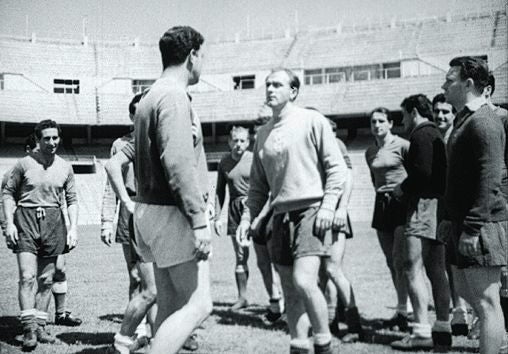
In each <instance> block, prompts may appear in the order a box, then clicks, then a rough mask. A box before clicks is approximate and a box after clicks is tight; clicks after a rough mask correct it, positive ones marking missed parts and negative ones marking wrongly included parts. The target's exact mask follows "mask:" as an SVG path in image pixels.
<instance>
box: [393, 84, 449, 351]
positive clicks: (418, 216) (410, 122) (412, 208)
mask: <svg viewBox="0 0 508 354" xmlns="http://www.w3.org/2000/svg"><path fill="white" fill-rule="evenodd" d="M401 108H402V114H403V117H404V118H403V123H404V129H405V130H406V131H407V132H408V133H409V136H410V138H409V143H410V145H409V151H408V154H407V160H406V170H407V177H406V179H405V180H404V181H403V182H402V183H401V184H399V185H398V186H397V187H395V189H394V191H393V194H394V196H395V197H396V198H398V199H402V198H404V199H406V200H407V219H406V226H405V231H404V233H405V236H406V247H405V256H406V259H405V261H404V269H405V272H406V276H407V281H408V290H409V298H410V299H411V304H412V305H413V311H414V317H415V322H414V324H413V334H411V335H408V336H407V337H405V338H403V339H401V340H398V341H395V342H393V343H392V344H391V345H392V348H394V349H399V350H418V349H432V348H434V350H438V351H440V350H443V351H447V350H449V349H450V348H451V345H452V333H451V326H450V322H449V311H450V287H449V284H448V279H447V278H446V264H445V246H444V243H443V242H442V241H441V240H438V239H436V231H437V230H436V228H437V204H438V198H439V197H440V196H442V195H443V193H444V189H445V178H446V151H445V145H444V142H443V138H442V136H441V133H440V132H439V130H438V129H437V127H436V125H435V124H434V123H433V122H432V121H433V116H432V104H431V102H430V101H429V99H428V98H427V97H426V96H424V95H422V94H419V95H413V96H409V97H407V98H406V99H404V100H403V101H402V104H401ZM424 269H425V270H426V273H427V275H428V277H429V279H430V283H431V287H432V296H433V298H434V304H435V306H436V322H434V325H433V326H432V330H431V326H430V324H429V319H428V304H429V299H428V291H427V286H426V283H425V274H424Z"/></svg>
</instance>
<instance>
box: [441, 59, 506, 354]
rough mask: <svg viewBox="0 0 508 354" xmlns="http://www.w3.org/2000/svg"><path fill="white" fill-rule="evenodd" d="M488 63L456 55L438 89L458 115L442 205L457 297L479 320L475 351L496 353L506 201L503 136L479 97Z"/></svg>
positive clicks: (501, 331)
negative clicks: (449, 233)
mask: <svg viewBox="0 0 508 354" xmlns="http://www.w3.org/2000/svg"><path fill="white" fill-rule="evenodd" d="M488 77H489V70H488V66H487V64H486V63H485V62H484V61H483V60H481V59H477V58H472V57H458V58H454V59H452V61H450V69H449V70H448V73H447V74H446V80H445V83H444V84H443V86H442V88H443V90H444V94H445V97H446V100H447V101H448V102H450V103H451V104H452V105H453V106H454V107H455V109H456V110H457V111H458V114H457V117H456V118H455V123H454V128H453V131H452V134H451V136H450V140H449V141H448V146H447V149H448V173H447V184H446V186H447V187H446V195H445V201H446V206H447V211H448V213H449V215H450V219H451V221H452V237H451V240H450V242H451V247H452V249H453V251H454V252H453V257H452V259H451V262H452V264H454V265H456V266H457V271H456V274H454V279H455V285H456V288H457V291H458V292H459V294H461V295H462V296H463V297H464V298H465V299H466V301H467V302H468V303H469V304H471V306H472V307H473V309H474V310H475V311H476V313H477V314H478V316H479V318H480V352H481V353H486V354H497V353H498V352H499V349H500V347H501V344H502V340H503V338H504V335H505V332H504V328H503V314H502V309H501V306H500V299H499V279H500V272H501V267H502V266H506V257H507V247H508V246H507V240H506V231H505V230H506V229H505V226H506V220H507V212H506V201H505V200H504V198H503V195H502V192H501V176H502V166H503V165H504V163H505V161H504V153H505V143H506V136H505V132H504V129H503V125H502V123H501V121H500V120H499V118H498V117H496V115H495V113H494V112H493V111H492V109H491V108H490V107H489V106H488V104H487V102H486V101H485V97H484V89H485V86H487V85H488Z"/></svg>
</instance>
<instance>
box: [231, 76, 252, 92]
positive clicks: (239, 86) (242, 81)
mask: <svg viewBox="0 0 508 354" xmlns="http://www.w3.org/2000/svg"><path fill="white" fill-rule="evenodd" d="M255 82H256V76H255V75H245V76H233V83H234V86H233V89H234V90H248V89H253V88H254V86H255Z"/></svg>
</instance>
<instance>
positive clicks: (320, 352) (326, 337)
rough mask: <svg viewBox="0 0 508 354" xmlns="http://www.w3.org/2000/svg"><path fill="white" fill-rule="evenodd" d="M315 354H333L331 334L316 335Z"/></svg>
mask: <svg viewBox="0 0 508 354" xmlns="http://www.w3.org/2000/svg"><path fill="white" fill-rule="evenodd" d="M314 353H315V354H332V335H331V334H330V333H316V334H314Z"/></svg>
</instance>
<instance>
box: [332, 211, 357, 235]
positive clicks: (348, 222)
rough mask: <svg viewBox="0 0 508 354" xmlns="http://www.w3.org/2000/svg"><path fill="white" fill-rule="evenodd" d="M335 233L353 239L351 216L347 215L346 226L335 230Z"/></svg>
mask: <svg viewBox="0 0 508 354" xmlns="http://www.w3.org/2000/svg"><path fill="white" fill-rule="evenodd" d="M333 231H334V232H340V233H343V234H344V235H345V236H346V239H350V238H353V227H352V226H351V219H350V217H349V214H347V219H346V224H345V225H344V226H343V227H342V228H340V229H339V230H336V229H334V230H333Z"/></svg>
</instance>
